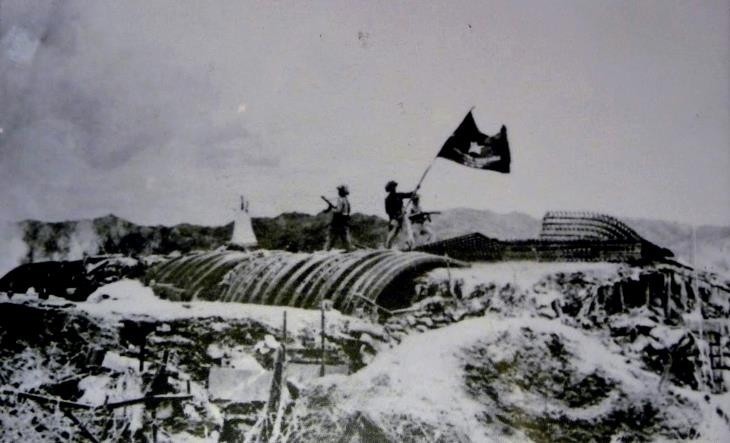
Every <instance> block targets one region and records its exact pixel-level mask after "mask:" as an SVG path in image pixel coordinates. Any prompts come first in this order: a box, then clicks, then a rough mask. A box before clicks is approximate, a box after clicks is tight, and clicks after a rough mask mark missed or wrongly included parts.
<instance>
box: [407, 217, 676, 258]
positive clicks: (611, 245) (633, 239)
mask: <svg viewBox="0 0 730 443" xmlns="http://www.w3.org/2000/svg"><path fill="white" fill-rule="evenodd" d="M418 249H419V250H420V251H423V252H429V253H432V254H439V255H447V256H449V257H453V258H457V259H460V260H468V261H503V260H535V261H605V262H630V261H661V260H664V259H667V258H669V257H673V256H674V254H673V253H672V251H670V250H669V249H666V248H662V247H660V246H657V245H655V244H654V243H651V242H650V241H648V240H646V239H644V238H642V237H641V236H640V235H639V234H637V233H636V231H634V230H633V229H631V228H630V227H628V226H627V225H626V224H625V223H623V222H621V221H620V220H617V219H616V218H614V217H611V216H608V215H603V214H595V213H588V212H548V213H547V214H545V216H544V217H543V219H542V229H541V232H540V237H539V238H537V239H527V240H508V241H503V240H497V239H494V238H489V237H487V236H485V235H483V234H481V233H478V232H475V233H472V234H468V235H463V236H460V237H455V238H450V239H446V240H442V241H438V242H435V243H430V244H427V245H423V246H421V247H419V248H418Z"/></svg>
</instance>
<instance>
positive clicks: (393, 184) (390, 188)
mask: <svg viewBox="0 0 730 443" xmlns="http://www.w3.org/2000/svg"><path fill="white" fill-rule="evenodd" d="M397 186H398V183H397V182H395V181H393V180H391V181H389V182H388V183H386V185H385V190H386V191H387V192H392V191H395V188H396V187H397Z"/></svg>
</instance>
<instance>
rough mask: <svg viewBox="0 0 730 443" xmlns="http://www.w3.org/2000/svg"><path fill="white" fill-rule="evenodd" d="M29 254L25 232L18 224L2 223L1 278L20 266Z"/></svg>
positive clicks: (0, 241) (0, 231)
mask: <svg viewBox="0 0 730 443" xmlns="http://www.w3.org/2000/svg"><path fill="white" fill-rule="evenodd" d="M27 254H28V245H26V244H25V241H23V230H22V229H21V228H20V225H18V224H17V223H12V222H8V221H0V277H2V276H3V275H5V273H6V272H8V271H10V270H11V269H13V268H14V267H16V266H18V265H19V264H20V263H21V262H22V261H23V259H24V258H25V257H26V256H27Z"/></svg>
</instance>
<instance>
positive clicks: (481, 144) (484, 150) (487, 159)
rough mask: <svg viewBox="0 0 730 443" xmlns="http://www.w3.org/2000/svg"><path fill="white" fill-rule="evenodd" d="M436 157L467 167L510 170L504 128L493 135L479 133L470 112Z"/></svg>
mask: <svg viewBox="0 0 730 443" xmlns="http://www.w3.org/2000/svg"><path fill="white" fill-rule="evenodd" d="M437 157H443V158H447V159H449V160H452V161H455V162H456V163H459V164H462V165H464V166H469V167H470V168H477V169H490V170H493V171H497V172H502V173H504V174H507V173H509V171H510V168H509V165H510V153H509V142H508V141H507V128H506V127H505V126H504V125H503V126H502V129H501V130H500V131H499V133H498V134H496V135H486V134H482V133H481V132H480V131H479V128H477V124H476V122H475V121H474V116H472V114H471V111H469V113H468V114H466V117H464V121H462V122H461V124H460V125H459V127H458V128H456V131H454V134H453V135H452V136H451V137H449V139H448V140H446V143H444V146H443V147H442V148H441V151H439V153H438V155H437Z"/></svg>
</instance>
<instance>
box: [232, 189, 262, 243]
mask: <svg viewBox="0 0 730 443" xmlns="http://www.w3.org/2000/svg"><path fill="white" fill-rule="evenodd" d="M248 205H249V202H248V200H246V199H245V198H244V197H243V196H241V207H240V208H239V209H238V211H236V217H235V218H234V219H233V235H232V236H231V242H230V244H231V246H235V247H239V248H245V249H250V248H255V247H256V246H257V245H258V241H257V240H256V234H254V232H253V226H251V216H250V215H249V213H248Z"/></svg>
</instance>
